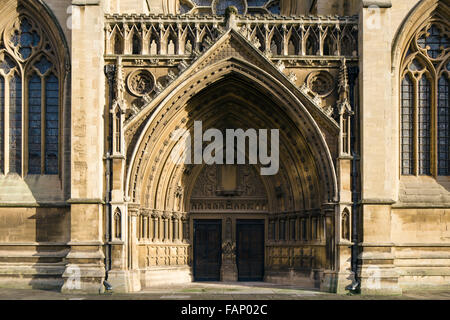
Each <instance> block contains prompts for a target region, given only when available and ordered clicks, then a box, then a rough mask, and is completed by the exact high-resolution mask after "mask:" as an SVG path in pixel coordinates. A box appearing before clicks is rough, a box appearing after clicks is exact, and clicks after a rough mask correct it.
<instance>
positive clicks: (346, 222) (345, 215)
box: [341, 208, 351, 241]
mask: <svg viewBox="0 0 450 320" xmlns="http://www.w3.org/2000/svg"><path fill="white" fill-rule="evenodd" d="M350 221H351V216H350V211H349V210H348V208H345V209H344V210H343V211H342V215H341V238H342V239H345V240H348V241H350V239H351V234H350V232H351V231H350V230H351V228H350Z"/></svg>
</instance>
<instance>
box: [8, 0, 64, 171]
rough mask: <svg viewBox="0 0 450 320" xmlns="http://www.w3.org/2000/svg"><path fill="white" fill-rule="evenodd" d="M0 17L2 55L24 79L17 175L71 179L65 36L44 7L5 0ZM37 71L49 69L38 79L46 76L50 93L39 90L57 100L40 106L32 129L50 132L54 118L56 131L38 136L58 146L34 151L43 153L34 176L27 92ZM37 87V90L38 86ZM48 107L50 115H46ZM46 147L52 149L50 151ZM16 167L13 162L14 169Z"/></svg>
mask: <svg viewBox="0 0 450 320" xmlns="http://www.w3.org/2000/svg"><path fill="white" fill-rule="evenodd" d="M0 16H1V17H2V20H1V22H0V31H1V37H2V41H0V52H3V53H5V52H8V56H10V57H11V58H12V59H14V61H15V64H17V66H18V70H19V71H20V72H19V75H20V77H21V79H22V83H21V91H22V94H21V97H20V98H21V100H22V103H21V108H20V109H17V110H15V111H14V112H17V113H19V112H20V113H21V114H22V115H24V117H23V119H24V120H23V121H21V123H20V130H21V131H20V133H18V137H20V138H18V139H21V144H22V147H21V149H20V150H19V151H18V152H17V153H16V155H15V159H17V160H16V161H17V163H20V165H19V166H18V167H21V170H20V172H19V171H15V172H16V173H18V174H19V175H21V176H22V177H24V176H25V175H27V174H41V175H46V174H48V175H54V176H57V177H58V178H62V177H64V178H69V177H68V175H67V174H68V172H66V173H65V172H63V170H62V167H63V165H64V163H66V161H65V160H66V157H67V156H66V152H65V151H66V150H67V148H68V145H65V144H64V139H63V136H64V135H65V133H64V130H65V128H66V126H65V124H64V118H65V117H66V116H67V115H68V113H69V110H70V104H68V97H67V92H68V91H69V88H68V85H69V83H68V78H69V77H68V75H69V72H70V52H69V49H68V46H67V42H66V39H65V36H64V33H63V31H62V29H61V27H60V25H59V22H58V21H57V19H56V17H55V16H54V15H53V13H52V12H51V10H50V9H49V8H48V7H47V5H46V4H45V3H43V1H38V0H31V1H24V0H5V1H3V3H2V7H1V8H0ZM43 60H46V61H47V62H48V63H47V66H44V65H40V66H39V63H40V61H43ZM34 66H37V67H38V68H40V67H42V68H46V69H45V72H40V73H38V74H39V75H42V73H44V76H45V77H44V78H43V80H42V81H43V82H42V83H45V90H44V89H43V88H44V86H42V87H40V88H39V89H38V90H39V92H40V94H41V97H43V98H44V99H46V97H48V96H51V97H52V99H51V102H47V101H46V102H45V104H44V103H41V104H42V105H41V104H39V108H41V109H40V110H42V111H36V114H41V118H40V121H34V124H33V125H35V126H36V128H40V129H42V128H45V126H44V125H43V123H44V122H45V121H47V117H50V118H51V119H52V120H49V121H52V124H51V125H52V126H54V127H51V129H50V130H48V131H46V130H35V132H36V133H34V136H35V137H39V138H40V139H41V140H42V139H47V138H48V140H49V141H50V140H52V141H53V142H48V143H46V144H45V148H44V147H43V146H44V144H42V143H40V142H39V143H36V144H35V145H34V146H33V147H36V148H38V149H39V150H40V154H39V158H40V161H37V162H36V163H37V164H36V165H35V166H34V167H33V170H31V171H30V167H31V165H30V161H29V160H30V153H29V152H30V150H31V146H32V143H29V142H28V138H29V136H28V135H29V132H30V130H29V127H30V122H29V121H28V112H29V101H30V97H29V96H28V93H29V91H28V89H29V88H28V86H29V80H30V77H29V75H30V73H32V72H34V71H35V69H33V68H34ZM44 81H45V82H44ZM47 81H49V82H47ZM35 84H37V81H36V82H35ZM47 85H48V86H47ZM46 90H48V91H46ZM55 93H56V94H55ZM53 98H54V99H53ZM36 105H38V104H36ZM48 106H49V109H47V107H48ZM48 110H51V111H48ZM49 127H50V126H48V127H47V128H49ZM53 129H56V130H53ZM39 132H40V134H39ZM55 137H57V139H55ZM49 146H51V147H49ZM47 147H49V148H48V149H47ZM35 159H36V158H35ZM47 160H48V162H47ZM12 162H13V161H11V160H10V161H9V163H10V164H11V163H12ZM39 162H40V164H39Z"/></svg>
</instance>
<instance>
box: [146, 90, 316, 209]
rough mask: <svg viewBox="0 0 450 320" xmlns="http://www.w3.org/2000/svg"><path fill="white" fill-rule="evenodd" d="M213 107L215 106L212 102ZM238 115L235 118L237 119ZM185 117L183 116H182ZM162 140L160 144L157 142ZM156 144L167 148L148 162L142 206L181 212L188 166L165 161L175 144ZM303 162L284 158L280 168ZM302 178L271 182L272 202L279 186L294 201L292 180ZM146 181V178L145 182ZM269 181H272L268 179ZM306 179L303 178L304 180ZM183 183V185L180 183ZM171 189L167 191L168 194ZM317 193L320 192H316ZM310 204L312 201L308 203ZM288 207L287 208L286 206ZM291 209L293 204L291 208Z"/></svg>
mask: <svg viewBox="0 0 450 320" xmlns="http://www.w3.org/2000/svg"><path fill="white" fill-rule="evenodd" d="M221 99H224V97H222V98H221ZM213 104H214V103H213ZM238 116H239V115H234V118H235V119H237V118H238ZM180 117H182V116H180ZM180 117H177V118H173V119H171V122H173V123H183V119H182V118H180ZM222 117H223V116H222V114H221V113H218V114H216V115H215V116H214V117H211V118H209V119H208V120H209V121H210V122H211V124H216V123H217V122H216V121H217V120H218V119H221V118H222ZM204 124H205V125H208V122H206V121H205V122H204ZM157 135H158V136H163V137H167V135H168V132H166V133H164V132H163V131H159V132H158V133H157ZM158 141H159V142H158ZM152 142H153V143H154V144H158V145H165V146H166V148H165V149H164V151H163V149H159V151H158V152H155V153H154V156H153V157H150V158H149V159H148V162H149V163H151V164H152V165H151V168H150V167H149V170H151V171H152V172H151V173H148V174H143V176H150V177H151V180H152V183H148V184H147V186H146V187H144V189H145V190H146V191H145V192H146V193H147V195H148V198H147V196H146V197H144V198H141V203H142V201H144V203H143V205H144V206H145V207H153V206H156V207H157V208H158V209H161V210H163V209H164V210H175V211H178V210H182V211H183V209H182V208H181V207H180V206H179V204H176V206H178V208H175V204H174V201H175V200H176V201H179V199H175V198H174V195H175V193H178V190H177V189H178V188H180V187H181V188H182V189H183V190H184V191H188V190H189V186H190V181H191V180H189V181H187V182H186V181H181V179H180V178H179V177H180V175H181V174H182V172H183V171H184V170H185V166H183V165H180V166H178V167H177V166H176V165H175V164H174V163H173V162H171V161H165V160H164V159H169V156H170V155H171V154H172V150H173V147H174V146H175V144H176V142H169V141H168V139H167V138H165V140H164V138H161V139H157V140H153V141H152ZM288 152H289V150H288V147H287V146H286V147H285V148H284V147H283V148H282V153H283V154H287V153H288ZM296 161H297V162H300V161H301V160H300V159H295V160H290V163H289V164H286V163H285V159H283V158H282V159H281V166H280V168H283V167H293V166H294V163H295V162H296ZM195 172H196V171H195V170H194V172H193V173H191V176H192V175H194V176H195ZM299 175H301V173H300V172H298V173H297V172H287V173H286V177H283V179H281V183H278V184H276V183H275V182H270V183H269V182H268V183H267V184H270V186H269V187H268V189H270V190H273V192H272V194H271V199H275V198H276V197H275V194H274V190H275V188H276V187H277V186H279V185H284V186H285V188H286V189H287V190H285V192H286V194H288V195H289V196H290V197H291V198H293V196H292V195H293V192H292V190H291V189H292V186H291V184H292V181H295V176H299ZM144 180H147V179H144ZM269 180H270V179H269ZM301 180H303V178H302V179H301ZM180 181H181V183H180ZM306 183H307V179H306V178H305V180H304V181H303V182H302V184H303V185H305V184H306ZM158 190H162V191H161V192H159V191H158ZM167 190H168V191H167ZM315 190H316V191H317V192H318V189H317V188H316V189H315ZM295 193H296V194H297V195H298V196H303V197H308V196H307V191H305V190H303V192H302V188H296V189H295ZM184 194H185V193H183V194H181V195H178V196H179V197H185V196H184ZM304 201H305V200H304V199H303V200H301V204H297V209H301V208H304V207H306V206H308V205H307V204H305V202H304ZM308 203H309V202H308ZM270 205H271V208H273V209H275V207H276V204H275V203H273V204H270ZM286 206H288V205H286ZM309 206H312V205H309ZM317 206H319V204H316V207H317ZM290 207H292V205H291V206H290Z"/></svg>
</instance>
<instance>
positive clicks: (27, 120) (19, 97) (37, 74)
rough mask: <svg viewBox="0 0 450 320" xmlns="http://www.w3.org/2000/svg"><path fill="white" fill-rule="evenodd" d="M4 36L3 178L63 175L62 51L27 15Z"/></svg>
mask: <svg viewBox="0 0 450 320" xmlns="http://www.w3.org/2000/svg"><path fill="white" fill-rule="evenodd" d="M0 32H1V34H2V37H3V39H0V40H2V41H0V174H12V173H15V174H18V175H24V174H51V175H52V174H58V172H59V159H60V156H59V153H60V146H59V145H60V120H59V118H60V106H61V93H60V89H61V85H60V81H61V71H60V70H61V68H62V67H61V65H62V64H61V63H60V61H61V60H60V57H58V56H57V54H56V53H57V52H58V51H57V50H56V47H55V46H54V45H53V41H52V39H51V38H50V36H49V33H47V32H46V30H45V25H44V24H38V23H37V22H36V21H34V18H32V15H30V14H28V13H19V16H17V17H16V18H15V19H14V20H13V22H12V23H10V25H9V26H6V27H5V29H4V30H0Z"/></svg>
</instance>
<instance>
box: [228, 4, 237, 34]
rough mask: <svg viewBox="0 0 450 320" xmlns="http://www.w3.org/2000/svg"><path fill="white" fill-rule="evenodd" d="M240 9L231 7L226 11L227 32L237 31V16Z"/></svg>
mask: <svg viewBox="0 0 450 320" xmlns="http://www.w3.org/2000/svg"><path fill="white" fill-rule="evenodd" d="M238 13H239V12H238V9H237V8H236V7H235V6H229V7H228V8H226V9H225V21H226V26H227V30H229V29H235V30H237V21H236V16H237V15H238Z"/></svg>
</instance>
